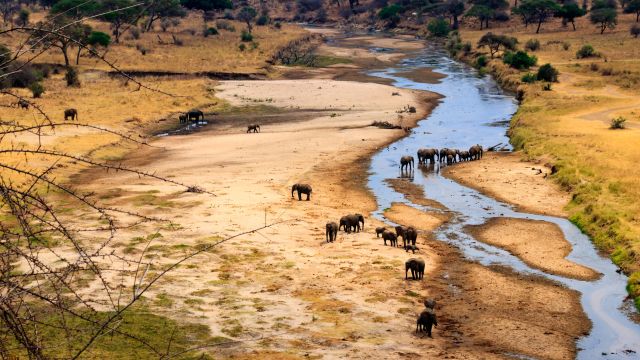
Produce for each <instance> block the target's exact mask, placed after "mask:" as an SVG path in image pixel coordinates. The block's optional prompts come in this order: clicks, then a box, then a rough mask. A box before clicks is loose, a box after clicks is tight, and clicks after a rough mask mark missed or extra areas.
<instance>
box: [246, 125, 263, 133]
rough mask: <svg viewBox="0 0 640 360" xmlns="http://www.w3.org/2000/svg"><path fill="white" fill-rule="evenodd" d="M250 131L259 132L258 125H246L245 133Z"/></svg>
mask: <svg viewBox="0 0 640 360" xmlns="http://www.w3.org/2000/svg"><path fill="white" fill-rule="evenodd" d="M250 132H254V133H259V132H260V125H258V124H251V125H249V126H247V133H250Z"/></svg>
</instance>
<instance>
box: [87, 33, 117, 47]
mask: <svg viewBox="0 0 640 360" xmlns="http://www.w3.org/2000/svg"><path fill="white" fill-rule="evenodd" d="M87 43H88V44H89V45H93V46H96V45H100V46H104V47H107V46H109V44H110V43H111V36H109V35H108V34H105V33H103V32H101V31H92V32H91V34H89V37H88V38H87Z"/></svg>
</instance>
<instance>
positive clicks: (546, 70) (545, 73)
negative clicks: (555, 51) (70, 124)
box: [537, 64, 559, 82]
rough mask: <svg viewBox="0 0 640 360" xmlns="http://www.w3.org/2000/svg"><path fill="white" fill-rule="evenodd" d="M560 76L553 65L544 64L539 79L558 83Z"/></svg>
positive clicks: (539, 72) (539, 71)
mask: <svg viewBox="0 0 640 360" xmlns="http://www.w3.org/2000/svg"><path fill="white" fill-rule="evenodd" d="M558 74H559V73H558V70H556V68H554V67H553V66H551V64H544V65H542V66H540V68H539V69H538V75H537V78H538V80H542V81H548V82H557V81H558Z"/></svg>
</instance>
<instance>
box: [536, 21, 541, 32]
mask: <svg viewBox="0 0 640 360" xmlns="http://www.w3.org/2000/svg"><path fill="white" fill-rule="evenodd" d="M540 26H542V19H540V20H538V28H537V29H536V34H539V33H540Z"/></svg>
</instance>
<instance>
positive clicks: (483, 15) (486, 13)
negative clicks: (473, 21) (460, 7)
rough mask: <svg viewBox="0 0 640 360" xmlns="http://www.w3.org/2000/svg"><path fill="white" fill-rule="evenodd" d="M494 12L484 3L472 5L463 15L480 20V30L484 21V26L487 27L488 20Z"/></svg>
mask: <svg viewBox="0 0 640 360" xmlns="http://www.w3.org/2000/svg"><path fill="white" fill-rule="evenodd" d="M494 14H495V12H494V11H493V10H491V9H490V8H489V7H487V6H484V5H473V6H472V7H471V9H469V11H467V13H466V14H465V15H464V16H465V17H475V18H477V19H478V21H479V22H480V30H482V26H483V24H485V23H486V28H488V27H489V20H490V19H491V18H493V15H494Z"/></svg>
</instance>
